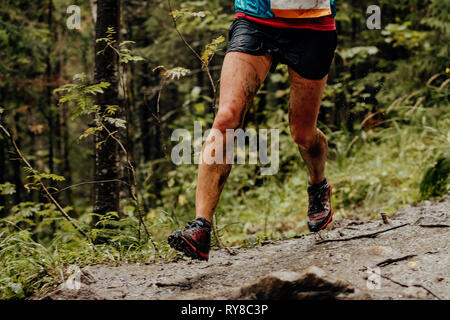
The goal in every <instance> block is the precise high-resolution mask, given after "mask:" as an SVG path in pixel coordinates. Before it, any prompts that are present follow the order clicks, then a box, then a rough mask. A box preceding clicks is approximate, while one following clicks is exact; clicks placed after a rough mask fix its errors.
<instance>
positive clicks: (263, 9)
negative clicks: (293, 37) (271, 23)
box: [234, 0, 336, 18]
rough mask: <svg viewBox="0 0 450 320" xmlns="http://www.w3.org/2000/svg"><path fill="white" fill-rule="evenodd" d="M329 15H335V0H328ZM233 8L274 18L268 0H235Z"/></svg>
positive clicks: (253, 14)
mask: <svg viewBox="0 0 450 320" xmlns="http://www.w3.org/2000/svg"><path fill="white" fill-rule="evenodd" d="M330 4H331V11H332V14H331V16H332V17H334V16H335V15H336V4H335V0H330ZM234 8H235V9H236V11H238V12H243V13H246V14H249V15H252V16H256V17H260V18H274V14H273V12H272V10H271V9H270V0H235V1H234Z"/></svg>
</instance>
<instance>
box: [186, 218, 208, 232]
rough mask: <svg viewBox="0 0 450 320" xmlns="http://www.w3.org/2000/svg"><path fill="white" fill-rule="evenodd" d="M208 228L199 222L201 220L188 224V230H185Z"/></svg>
mask: <svg viewBox="0 0 450 320" xmlns="http://www.w3.org/2000/svg"><path fill="white" fill-rule="evenodd" d="M206 227H207V226H205V225H204V223H203V222H201V221H199V220H194V221H191V222H188V223H187V224H186V228H185V230H189V229H194V228H206ZM196 231H197V230H195V231H194V232H196Z"/></svg>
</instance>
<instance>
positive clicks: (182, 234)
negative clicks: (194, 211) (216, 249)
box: [168, 218, 211, 260]
mask: <svg viewBox="0 0 450 320" xmlns="http://www.w3.org/2000/svg"><path fill="white" fill-rule="evenodd" d="M168 242H169V245H170V246H171V247H172V248H174V249H175V250H178V251H181V252H183V253H184V254H185V255H186V256H188V257H190V258H193V259H199V260H208V258H209V248H210V245H211V223H209V222H208V220H206V219H205V218H197V219H195V220H194V221H192V222H189V223H188V224H187V225H186V227H185V228H184V230H183V231H182V230H177V231H174V232H173V233H172V234H171V235H170V236H169V238H168Z"/></svg>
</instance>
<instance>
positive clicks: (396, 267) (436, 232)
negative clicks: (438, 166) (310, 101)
mask: <svg viewBox="0 0 450 320" xmlns="http://www.w3.org/2000/svg"><path fill="white" fill-rule="evenodd" d="M449 213H450V197H447V198H446V199H445V200H444V201H441V202H430V201H425V202H423V203H421V204H419V205H417V206H414V207H409V208H405V209H402V210H400V211H399V212H397V213H396V214H394V215H392V216H390V217H389V218H385V219H381V217H380V220H369V221H362V220H350V219H344V220H338V221H335V222H334V224H333V225H332V227H330V228H329V230H326V231H323V232H321V233H320V235H317V234H306V235H302V236H300V237H298V238H295V239H291V240H285V241H279V242H270V243H267V244H266V245H264V246H261V247H256V248H252V249H241V248H230V249H231V251H232V253H233V254H230V253H229V252H228V251H227V250H224V249H221V250H214V251H212V252H211V254H210V260H209V261H208V262H203V261H192V260H189V259H186V260H184V259H181V260H178V261H176V262H170V263H154V264H148V265H146V264H133V265H132V264H124V265H120V266H108V265H95V266H89V267H85V268H83V269H82V271H81V272H82V276H81V287H80V288H79V289H78V290H75V289H69V288H68V286H67V284H61V285H60V286H59V287H58V289H57V290H56V291H54V292H52V293H50V294H48V295H46V296H45V297H44V299H304V298H313V299H314V298H336V299H445V300H448V299H450V279H449V276H450V257H449V239H450V237H449V235H450V233H449V231H450V229H449V228H450V218H449ZM69 287H70V286H69Z"/></svg>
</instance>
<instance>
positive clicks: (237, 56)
mask: <svg viewBox="0 0 450 320" xmlns="http://www.w3.org/2000/svg"><path fill="white" fill-rule="evenodd" d="M271 64H272V56H271V55H269V54H267V55H264V56H253V55H250V54H246V53H241V52H229V53H227V54H226V55H225V60H224V63H223V66H222V72H221V78H220V97H219V110H218V113H217V115H216V118H215V119H214V124H213V129H216V130H218V132H219V133H220V134H221V135H222V141H223V145H222V147H223V150H225V145H226V135H225V133H226V130H227V129H237V128H240V127H242V125H243V123H244V117H245V114H246V112H247V108H248V105H249V104H250V102H251V101H252V100H253V98H254V96H255V95H256V93H257V91H258V89H259V87H260V86H261V84H262V82H263V81H264V79H265V78H266V76H267V73H268V72H269V69H270V66H271ZM210 143H214V141H210V142H208V141H207V142H206V143H205V144H204V145H203V151H205V148H206V147H207V146H208V144H210ZM203 151H202V157H203V158H202V159H204V156H203ZM223 156H224V161H223V164H215V163H214V164H207V163H205V161H201V162H200V164H199V168H198V178H197V192H196V199H195V200H196V201H195V202H196V217H197V218H200V217H203V218H205V219H206V220H208V221H210V222H212V219H213V214H214V210H215V208H216V206H217V203H218V201H219V197H220V194H221V192H222V189H223V187H224V185H225V182H226V180H227V178H228V175H229V173H230V171H231V164H226V162H225V157H226V152H225V151H224V152H223Z"/></svg>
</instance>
